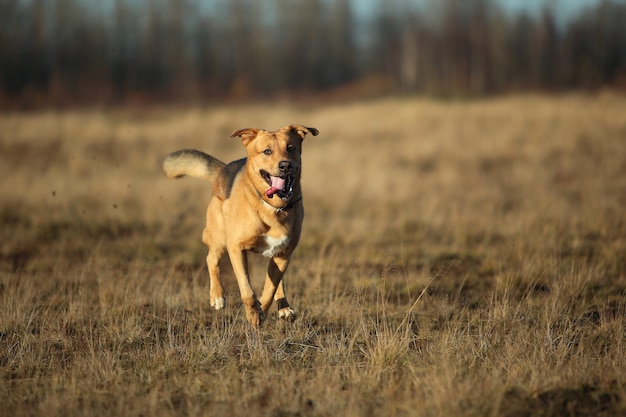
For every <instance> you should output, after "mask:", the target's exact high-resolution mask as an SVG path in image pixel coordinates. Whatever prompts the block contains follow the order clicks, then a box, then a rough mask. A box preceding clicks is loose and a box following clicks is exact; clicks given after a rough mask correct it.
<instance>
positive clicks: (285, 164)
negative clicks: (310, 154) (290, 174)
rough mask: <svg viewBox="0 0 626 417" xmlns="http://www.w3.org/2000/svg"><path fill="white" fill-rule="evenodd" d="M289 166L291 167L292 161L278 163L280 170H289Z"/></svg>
mask: <svg viewBox="0 0 626 417" xmlns="http://www.w3.org/2000/svg"><path fill="white" fill-rule="evenodd" d="M289 168H291V162H289V161H280V162H279V163H278V169H279V170H280V172H287V171H289Z"/></svg>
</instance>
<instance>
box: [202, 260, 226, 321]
mask: <svg viewBox="0 0 626 417" xmlns="http://www.w3.org/2000/svg"><path fill="white" fill-rule="evenodd" d="M223 253H224V249H223V248H221V249H209V253H208V255H207V256H206V264H207V267H208V269H209V279H210V281H211V283H210V289H209V291H210V293H209V295H210V297H211V307H213V308H214V309H216V310H221V309H223V308H224V307H226V299H225V298H224V288H223V287H222V279H221V277H220V266H219V261H220V258H221V257H222V255H223Z"/></svg>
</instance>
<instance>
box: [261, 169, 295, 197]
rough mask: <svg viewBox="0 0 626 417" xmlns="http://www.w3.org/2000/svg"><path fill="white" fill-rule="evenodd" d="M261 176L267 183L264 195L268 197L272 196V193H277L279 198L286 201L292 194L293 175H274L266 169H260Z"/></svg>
mask: <svg viewBox="0 0 626 417" xmlns="http://www.w3.org/2000/svg"><path fill="white" fill-rule="evenodd" d="M261 176H262V177H263V179H264V180H265V182H267V185H269V188H268V189H267V190H266V191H265V195H266V196H267V197H268V198H273V197H274V195H277V196H278V197H279V198H280V199H281V200H283V201H287V200H289V199H290V198H291V196H292V195H293V186H294V185H295V182H296V179H295V177H294V176H293V175H291V174H286V175H281V176H279V177H275V176H273V175H270V174H269V172H267V171H261Z"/></svg>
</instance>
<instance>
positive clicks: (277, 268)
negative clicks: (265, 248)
mask: <svg viewBox="0 0 626 417" xmlns="http://www.w3.org/2000/svg"><path fill="white" fill-rule="evenodd" d="M288 266H289V257H286V256H275V257H273V258H272V259H270V262H269V266H268V267H267V276H266V277H265V285H264V286H263V295H261V308H262V309H263V312H264V313H265V314H267V311H268V310H269V308H270V306H271V305H272V300H276V302H277V303H278V317H280V318H281V319H283V320H287V321H294V320H295V319H296V313H295V312H294V311H293V309H292V308H291V307H290V306H289V303H288V302H287V298H285V289H284V285H283V276H284V275H285V271H286V270H287V267H288Z"/></svg>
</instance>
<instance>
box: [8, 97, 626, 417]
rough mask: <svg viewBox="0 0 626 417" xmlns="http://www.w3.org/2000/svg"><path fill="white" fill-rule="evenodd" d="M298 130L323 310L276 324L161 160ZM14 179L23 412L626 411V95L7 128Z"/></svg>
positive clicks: (294, 290) (310, 304) (307, 285)
mask: <svg viewBox="0 0 626 417" xmlns="http://www.w3.org/2000/svg"><path fill="white" fill-rule="evenodd" d="M292 122H294V123H301V124H305V125H308V126H313V127H316V128H318V129H319V130H320V135H319V136H318V137H310V136H309V137H307V139H306V140H305V143H304V153H303V164H304V168H303V170H304V172H303V187H304V191H305V196H304V197H305V198H304V200H305V209H306V218H305V226H304V233H303V238H302V240H301V243H300V246H299V247H298V249H297V251H296V253H295V256H294V259H293V262H292V264H291V267H290V270H289V271H288V272H287V276H286V288H287V292H288V294H289V295H290V301H291V304H292V306H293V307H294V309H295V310H296V312H297V313H298V319H297V320H296V321H295V322H294V323H292V324H289V323H283V322H282V321H280V320H278V318H277V314H276V311H275V309H274V308H273V309H272V314H271V315H270V316H269V317H268V319H267V320H266V321H265V323H264V325H263V327H262V328H261V329H260V330H259V331H256V330H254V329H253V328H252V327H251V326H250V325H249V324H248V323H247V322H246V321H245V317H244V314H243V308H242V305H241V303H240V301H239V295H238V289H237V286H236V285H235V282H234V278H233V276H232V272H231V271H230V268H229V266H228V263H227V262H225V263H224V265H223V270H224V271H225V274H226V276H225V283H226V289H227V300H228V303H229V306H228V308H227V309H225V310H222V311H219V312H216V311H213V310H212V309H211V308H210V305H209V291H208V276H207V273H206V268H205V263H204V257H205V255H206V253H205V248H204V246H203V245H202V243H201V241H200V236H201V231H202V228H203V221H204V211H205V208H206V204H207V202H208V200H209V198H210V186H209V185H208V183H206V182H203V181H201V180H197V179H182V180H168V179H166V178H165V177H164V175H163V174H162V172H161V170H160V159H161V158H162V157H163V156H164V155H166V154H167V153H169V152H171V151H173V150H176V149H180V148H186V147H193V148H198V149H202V150H205V151H207V152H209V153H211V154H213V155H214V156H217V157H219V158H221V159H222V160H226V161H229V160H232V159H235V158H239V157H242V156H243V155H244V148H243V147H242V145H241V143H240V141H239V140H236V139H228V136H229V135H230V133H231V132H232V131H233V130H235V129H238V128H243V127H264V128H269V129H274V128H278V127H280V126H283V125H285V124H288V123H292ZM0 175H1V178H2V181H1V182H0V224H1V226H0V227H1V230H2V240H1V241H0V415H6V416H9V415H10V416H29V415H46V416H100V415H120V416H175V415H190V416H204V415H206V416H226V415H232V416H237V415H252V414H254V415H260V416H276V417H279V416H294V417H295V416H378V415H387V416H468V417H469V416H510V417H524V416H587V415H596V416H615V415H626V210H625V208H626V97H624V96H619V95H614V94H611V93H602V94H594V95H583V94H574V95H564V96H556V97H553V96H539V95H537V96H535V95H526V96H511V97H502V98H497V99H491V100H481V101H467V102H456V101H450V102H447V101H431V100H425V99H417V98H394V99H381V100H376V101H370V102H355V103H351V104H349V103H344V104H341V105H339V104H336V105H328V106H325V105H313V104H309V105H300V106H298V105H287V104H280V103H278V104H275V105H265V106H261V105H249V106H235V105H232V106H224V107H207V108H151V109H104V110H97V109H90V110H82V111H79V110H75V111H58V112H55V111H48V112H35V113H21V114H10V113H5V114H2V115H0ZM252 261H253V262H252V270H251V272H252V275H253V278H254V283H255V287H256V288H259V287H260V285H261V284H262V278H263V276H262V275H263V273H264V270H263V268H264V265H263V262H264V261H263V259H260V258H257V257H253V258H252Z"/></svg>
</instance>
